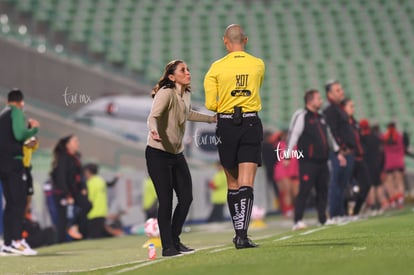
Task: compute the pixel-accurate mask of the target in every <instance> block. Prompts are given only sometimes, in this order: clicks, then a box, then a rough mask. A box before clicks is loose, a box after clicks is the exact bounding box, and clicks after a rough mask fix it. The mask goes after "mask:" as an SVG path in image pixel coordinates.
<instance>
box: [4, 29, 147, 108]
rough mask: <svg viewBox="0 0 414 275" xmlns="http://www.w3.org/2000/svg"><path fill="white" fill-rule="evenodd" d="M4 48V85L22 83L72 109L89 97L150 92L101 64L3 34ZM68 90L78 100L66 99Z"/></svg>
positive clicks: (51, 101) (29, 90)
mask: <svg viewBox="0 0 414 275" xmlns="http://www.w3.org/2000/svg"><path fill="white" fill-rule="evenodd" d="M0 52H1V59H0V84H1V86H4V87H7V88H12V87H19V88H20V89H22V90H23V91H24V92H25V93H26V95H29V96H31V97H33V98H36V99H38V100H41V101H44V102H47V103H49V104H54V105H57V106H60V107H64V108H65V109H67V110H68V111H74V110H77V109H79V108H80V107H81V106H82V104H79V103H82V102H81V101H82V99H85V98H86V97H89V98H90V99H91V100H93V99H95V98H98V97H100V96H102V95H105V94H122V93H128V94H147V93H148V91H149V90H150V89H149V88H148V87H146V86H144V85H140V84H139V83H138V82H136V81H133V80H132V79H129V78H127V77H123V76H119V75H116V74H111V73H108V72H105V71H103V70H102V69H100V67H99V66H95V67H93V66H92V65H90V66H89V65H87V64H86V65H85V64H82V62H80V61H79V62H76V61H75V60H72V59H65V58H63V57H59V56H55V55H54V54H51V53H48V52H45V53H39V52H37V51H36V50H35V49H33V48H29V47H25V46H23V45H22V43H18V42H16V41H12V40H8V39H6V38H3V37H0ZM65 91H66V94H67V96H69V95H68V94H72V95H74V94H77V95H78V97H77V100H76V101H73V100H72V102H68V100H65V96H64V94H65ZM82 97H83V98H82ZM66 99H68V98H66Z"/></svg>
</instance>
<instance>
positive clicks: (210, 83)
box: [204, 65, 218, 112]
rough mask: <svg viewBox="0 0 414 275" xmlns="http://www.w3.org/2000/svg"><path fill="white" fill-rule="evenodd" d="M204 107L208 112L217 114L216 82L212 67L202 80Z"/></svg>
mask: <svg viewBox="0 0 414 275" xmlns="http://www.w3.org/2000/svg"><path fill="white" fill-rule="evenodd" d="M204 93H205V99H206V100H205V106H206V108H207V109H208V110H210V111H213V112H217V99H218V82H217V76H216V75H215V73H214V67H213V65H212V66H211V67H210V69H209V70H208V72H207V74H206V76H205V78H204Z"/></svg>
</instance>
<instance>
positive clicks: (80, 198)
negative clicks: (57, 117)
mask: <svg viewBox="0 0 414 275" xmlns="http://www.w3.org/2000/svg"><path fill="white" fill-rule="evenodd" d="M78 150H79V140H78V138H77V137H76V136H75V135H69V136H66V137H63V138H61V139H60V140H59V141H58V143H57V144H56V146H55V148H54V150H53V157H54V159H53V163H52V172H51V175H52V182H53V195H54V198H55V206H56V210H57V214H58V224H57V232H58V242H60V243H61V242H64V241H66V234H67V233H68V234H69V235H70V236H71V237H72V238H74V239H81V238H82V237H84V236H83V235H82V234H85V233H87V218H86V215H87V213H88V212H89V210H90V209H91V204H90V202H89V201H88V199H87V197H86V196H87V189H86V184H85V182H84V181H83V173H82V166H81V162H80V154H79V152H78ZM72 220H73V221H72ZM79 226H80V227H81V229H78V228H79ZM79 230H80V231H81V232H82V233H81V232H79ZM85 237H86V236H85Z"/></svg>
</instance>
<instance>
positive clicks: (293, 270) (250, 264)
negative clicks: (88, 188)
mask: <svg viewBox="0 0 414 275" xmlns="http://www.w3.org/2000/svg"><path fill="white" fill-rule="evenodd" d="M268 224H269V226H268V228H266V229H260V230H251V234H252V238H253V239H254V240H257V242H258V243H259V244H260V247H259V248H254V249H244V250H236V249H235V248H234V247H233V246H232V244H231V239H232V236H233V235H232V234H233V233H232V230H231V227H230V225H228V226H224V227H220V228H214V227H206V226H197V227H193V228H192V232H191V233H186V234H183V236H182V239H183V242H184V243H186V244H188V245H190V246H191V247H194V248H196V249H198V251H197V252H196V253H194V254H191V255H185V256H182V257H176V258H163V257H161V256H160V254H161V250H160V249H157V252H158V255H159V256H158V258H157V259H156V260H154V261H149V260H147V259H146V258H147V250H146V249H144V248H142V244H143V243H144V242H145V241H146V239H145V237H144V236H128V237H122V238H117V239H105V240H98V241H82V242H75V243H70V244H65V245H56V246H52V247H47V248H42V249H39V253H40V254H39V256H35V257H0V272H1V273H2V274H4V273H8V274H34V273H49V274H50V273H59V272H62V273H69V272H73V273H76V274H168V275H171V274H180V275H181V274H226V275H227V274H253V275H258V274H307V275H312V274H347V275H349V274H352V275H354V274H355V275H356V274H411V273H412V271H413V270H414V263H413V259H414V249H413V248H414V213H413V211H412V210H411V207H410V208H409V209H408V208H407V209H404V210H401V211H396V212H391V213H390V214H389V215H384V216H380V217H375V218H370V219H365V220H359V221H356V222H351V223H348V224H344V225H332V226H324V227H316V226H314V227H311V228H309V230H304V231H299V232H292V231H290V226H291V224H290V222H287V221H286V220H284V219H281V218H277V219H274V218H273V219H272V220H270V221H269V222H268Z"/></svg>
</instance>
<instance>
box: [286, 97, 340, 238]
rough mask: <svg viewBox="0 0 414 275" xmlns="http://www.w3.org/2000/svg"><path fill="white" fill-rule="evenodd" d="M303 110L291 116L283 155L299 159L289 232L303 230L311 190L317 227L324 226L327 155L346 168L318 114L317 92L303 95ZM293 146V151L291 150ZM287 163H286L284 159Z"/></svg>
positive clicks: (327, 170) (320, 99) (322, 118)
mask: <svg viewBox="0 0 414 275" xmlns="http://www.w3.org/2000/svg"><path fill="white" fill-rule="evenodd" d="M304 101H305V109H300V110H298V111H296V112H295V113H294V114H293V117H292V119H291V123H290V127H289V138H288V146H287V155H288V157H290V159H291V160H293V159H294V158H297V159H299V179H300V185H299V194H298V196H297V197H296V203H295V216H294V223H295V224H294V226H293V230H299V229H304V228H306V227H307V225H306V224H305V223H304V222H303V221H302V219H303V215H304V211H305V206H306V201H307V199H308V197H309V194H310V192H311V190H312V188H313V187H315V190H316V209H317V212H318V220H319V222H320V224H322V225H323V224H325V223H326V221H327V217H326V205H327V199H328V182H329V169H328V159H329V153H330V151H332V152H333V153H334V154H335V157H336V158H337V161H338V166H340V167H342V166H344V165H346V160H345V157H344V156H343V155H342V153H339V146H338V145H337V143H336V142H335V140H334V138H333V137H332V135H331V134H330V131H329V127H328V126H327V125H326V123H325V118H324V116H323V115H322V114H320V113H319V110H320V108H321V107H322V102H323V101H322V98H321V95H320V93H319V92H318V91H317V90H309V91H307V92H306V93H305V96H304ZM295 146H297V150H294V149H293V148H295ZM286 161H287V160H286Z"/></svg>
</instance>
